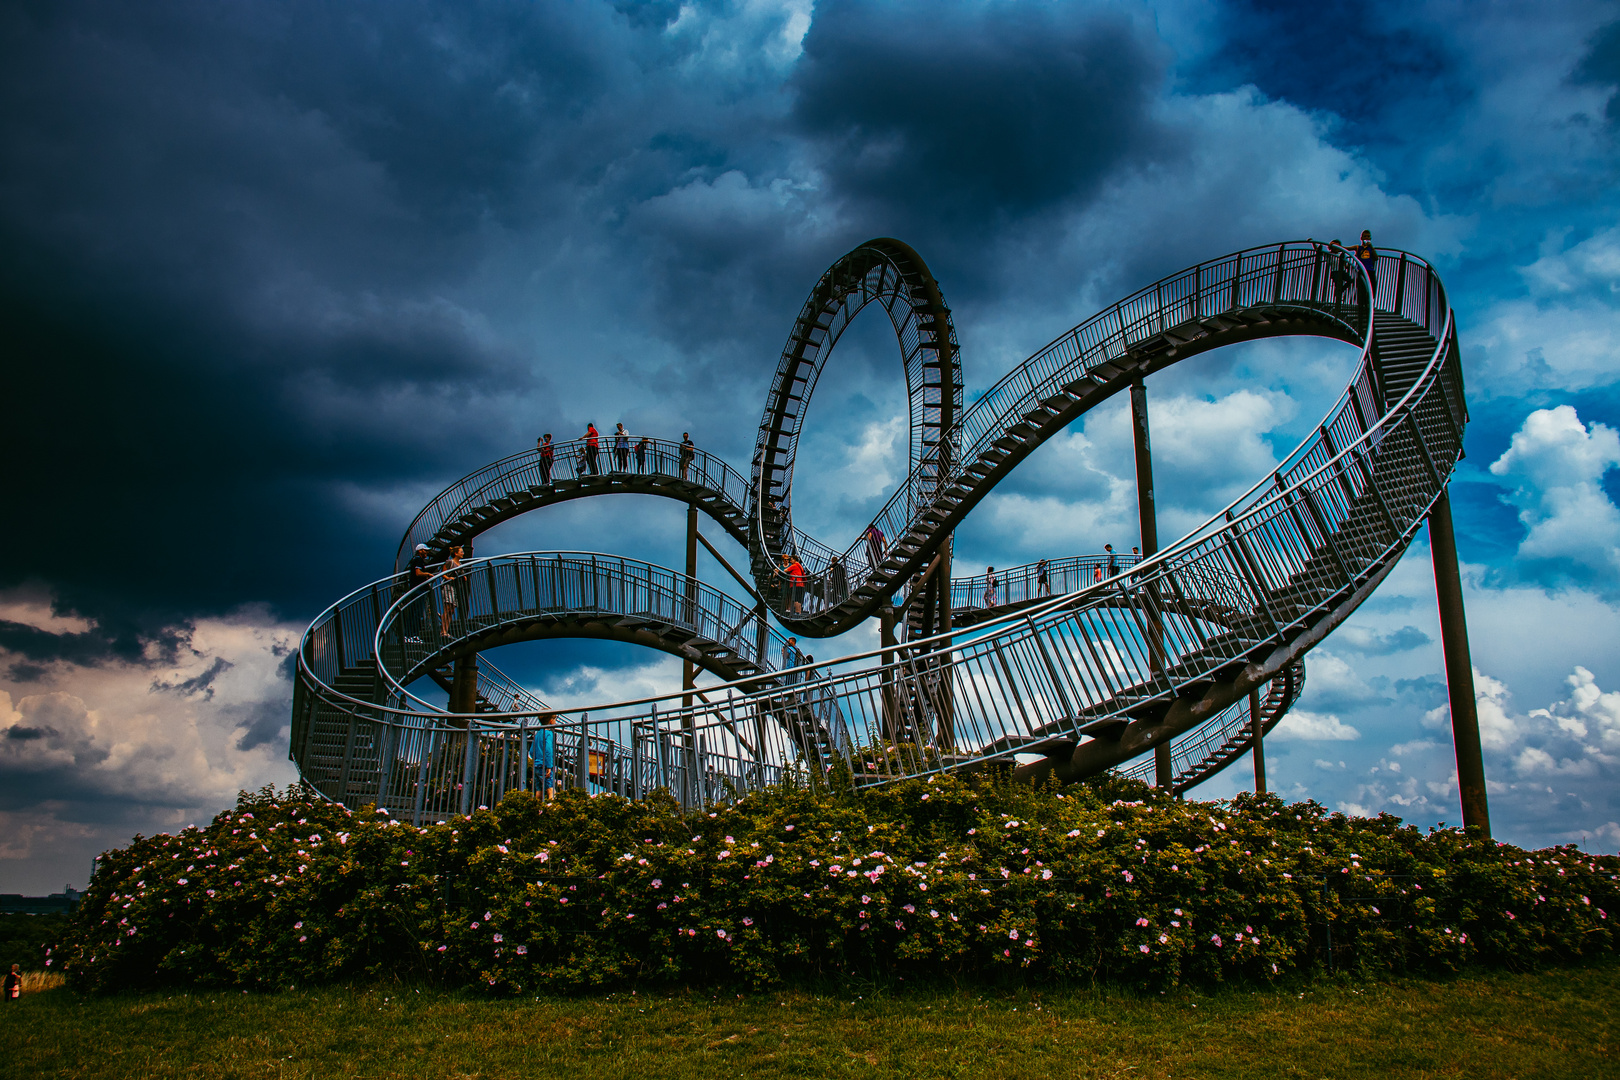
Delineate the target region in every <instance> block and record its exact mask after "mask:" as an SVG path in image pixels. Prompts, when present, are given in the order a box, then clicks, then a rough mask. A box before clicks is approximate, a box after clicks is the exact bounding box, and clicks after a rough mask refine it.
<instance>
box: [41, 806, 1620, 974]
mask: <svg viewBox="0 0 1620 1080" xmlns="http://www.w3.org/2000/svg"><path fill="white" fill-rule="evenodd" d="M1112 783H1114V787H1112V788H1111V789H1108V790H1106V791H1104V790H1101V789H1091V788H1086V787H1083V786H1082V787H1078V788H1071V789H1067V790H1065V791H1063V792H1061V793H1060V792H1055V791H1053V790H1035V789H1031V788H1028V787H1023V786H1015V785H1008V784H1004V783H997V782H995V781H993V780H989V779H984V778H980V779H972V778H953V777H936V778H934V779H932V780H927V781H920V780H919V781H907V782H904V783H898V784H894V785H890V786H886V787H884V788H881V789H876V790H871V791H867V792H861V793H851V792H849V791H847V790H845V791H842V792H838V793H831V794H829V793H825V792H822V793H814V792H809V791H804V790H793V789H781V790H776V791H772V792H768V793H765V794H758V795H750V796H748V797H746V798H744V799H741V800H739V801H737V802H735V803H731V804H724V805H718V806H714V807H711V808H710V809H709V810H708V811H704V812H692V813H688V814H686V815H685V816H684V817H683V815H682V813H681V811H680V809H679V807H678V806H677V805H676V804H675V803H674V802H673V801H672V800H671V799H669V798H668V797H667V796H666V795H664V794H662V793H660V794H658V795H655V796H653V797H651V798H648V799H644V800H642V801H640V802H630V801H628V800H625V799H621V798H618V797H616V796H601V797H593V798H587V797H585V796H583V795H580V794H578V793H572V792H571V793H567V794H565V795H563V796H562V797H561V798H560V799H558V800H556V801H554V802H551V803H549V804H547V803H543V802H540V801H539V800H537V799H536V798H535V797H533V796H531V795H528V794H525V793H515V794H513V795H510V796H508V797H507V799H506V800H505V801H504V802H502V803H501V804H500V805H499V806H497V807H495V808H493V809H490V810H480V811H479V812H477V813H475V814H473V815H472V816H470V817H457V818H455V819H453V820H451V821H448V822H445V823H442V824H429V825H426V826H424V827H421V828H417V827H415V826H412V825H410V824H408V823H404V822H401V821H398V820H395V819H394V818H391V817H389V816H388V815H387V814H386V813H383V812H381V811H364V812H351V811H349V810H346V809H344V808H343V807H340V806H335V805H332V804H329V803H324V802H321V801H318V800H316V799H313V798H310V797H308V796H307V795H304V794H299V793H294V792H287V793H284V794H277V793H276V792H274V791H272V790H269V789H266V790H265V791H263V792H260V793H259V794H257V795H246V794H244V795H243V797H242V798H241V799H240V801H239V803H238V805H237V807H236V808H235V809H234V810H231V811H228V812H226V813H223V814H221V815H219V816H218V817H217V818H215V819H214V821H213V822H212V823H210V824H209V825H208V826H207V827H206V828H201V829H196V828H193V829H187V830H186V831H184V832H182V833H180V834H179V835H175V836H168V835H164V836H157V837H150V838H145V837H136V839H135V840H134V842H133V843H131V844H130V846H129V847H127V848H124V849H122V850H119V851H114V852H110V853H108V854H107V855H105V856H103V857H102V860H101V862H100V865H99V868H98V870H97V872H96V875H95V878H94V880H93V881H92V882H91V884H90V887H89V889H88V891H87V892H86V894H85V896H84V899H83V900H82V901H81V903H80V906H79V908H78V910H77V912H76V913H75V914H74V916H73V923H72V926H71V928H70V930H69V932H68V935H67V938H66V944H65V945H64V946H63V947H61V948H59V949H58V950H57V952H58V954H59V955H58V957H57V958H56V959H57V960H59V961H60V963H58V964H57V967H58V969H60V970H65V971H66V972H67V973H68V975H69V976H70V978H71V980H72V981H73V983H74V984H75V985H77V986H79V987H81V988H86V989H109V990H110V989H121V988H125V987H134V986H146V985H153V984H159V983H190V984H197V985H212V986H241V987H258V988H275V987H286V986H290V985H307V984H310V983H315V982H323V981H331V980H337V979H348V978H374V977H384V976H387V977H403V978H424V979H430V980H434V981H439V982H443V983H447V984H452V985H466V986H472V987H478V988H482V989H484V990H486V991H489V992H496V993H511V992H518V991H524V990H532V989H535V988H539V987H550V988H556V989H566V990H580V989H589V988H596V987H609V986H618V985H625V984H629V983H633V982H637V981H650V982H664V983H669V982H676V981H679V982H704V981H724V982H729V983H743V984H748V985H754V986H763V985H769V984H774V983H782V982H790V981H793V980H800V979H806V978H820V979H826V978H839V977H891V976H895V975H901V976H908V977H911V976H939V975H948V976H952V977H977V978H985V977H992V978H993V977H996V976H998V975H1010V976H1013V977H1017V978H1031V979H1040V978H1045V979H1051V978H1071V979H1086V980H1107V981H1114V982H1120V983H1125V984H1131V985H1136V986H1142V987H1151V988H1160V987H1165V986H1171V985H1176V984H1178V983H1202V984H1208V983H1213V982H1218V981H1220V980H1222V979H1225V978H1228V977H1231V976H1234V975H1241V976H1246V977H1253V978H1261V979H1269V978H1274V977H1276V976H1278V975H1281V974H1284V973H1289V972H1298V971H1303V972H1305V973H1313V972H1317V971H1322V970H1326V969H1330V968H1331V969H1333V970H1346V969H1348V970H1351V971H1353V972H1355V973H1357V974H1363V975H1377V974H1382V973H1390V972H1402V971H1413V972H1421V971H1453V970H1456V969H1458V968H1460V967H1462V966H1464V965H1467V964H1473V963H1492V964H1502V965H1510V966H1525V965H1531V964H1538V963H1544V962H1550V961H1559V960H1567V959H1571V958H1575V957H1579V956H1583V955H1591V954H1596V953H1605V952H1612V951H1614V949H1615V944H1616V936H1615V928H1614V921H1613V919H1611V917H1610V916H1611V915H1612V914H1614V913H1615V912H1616V911H1620V880H1617V878H1620V858H1617V857H1615V856H1593V855H1585V854H1582V853H1581V852H1580V851H1578V850H1576V849H1574V848H1552V849H1548V850H1545V851H1534V852H1531V851H1524V850H1522V849H1519V848H1514V847H1511V846H1507V845H1499V844H1496V843H1493V842H1491V841H1488V840H1485V839H1483V838H1479V837H1476V836H1469V835H1467V834H1465V833H1463V832H1461V831H1459V830H1454V829H1447V830H1437V831H1431V832H1429V833H1423V832H1421V831H1419V830H1417V829H1415V828H1411V827H1406V826H1402V825H1401V824H1400V822H1399V820H1398V819H1396V818H1393V817H1389V816H1387V815H1386V816H1381V817H1379V818H1376V819H1360V818H1346V817H1344V816H1343V815H1341V814H1332V815H1330V814H1328V813H1327V812H1326V811H1325V810H1324V809H1323V808H1322V807H1321V806H1319V805H1317V804H1315V803H1299V804H1293V805H1285V804H1284V803H1283V802H1281V801H1280V800H1278V799H1277V798H1275V797H1266V796H1259V797H1256V796H1239V797H1238V798H1237V799H1235V800H1234V801H1232V802H1231V803H1224V802H1190V801H1189V802H1181V801H1176V800H1170V799H1164V798H1161V797H1158V796H1156V795H1154V794H1153V793H1152V792H1151V791H1149V790H1148V789H1144V788H1136V789H1125V788H1121V787H1120V786H1119V785H1118V782H1112ZM1126 793H1134V794H1135V796H1136V797H1134V798H1130V799H1120V798H1113V797H1112V796H1114V795H1116V794H1126Z"/></svg>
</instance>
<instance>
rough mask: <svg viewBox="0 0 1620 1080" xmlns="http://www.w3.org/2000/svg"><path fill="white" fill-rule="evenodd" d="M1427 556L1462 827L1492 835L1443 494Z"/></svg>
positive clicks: (1433, 515)
mask: <svg viewBox="0 0 1620 1080" xmlns="http://www.w3.org/2000/svg"><path fill="white" fill-rule="evenodd" d="M1429 553H1430V556H1431V558H1432V559H1433V561H1434V588H1435V593H1436V594H1437V596H1438V598H1439V601H1440V642H1441V645H1442V647H1443V648H1444V650H1445V657H1446V689H1447V691H1448V692H1449V694H1450V697H1451V740H1452V744H1453V745H1454V746H1455V748H1456V751H1457V788H1458V794H1459V795H1460V796H1461V797H1462V817H1463V825H1464V826H1466V827H1468V828H1478V829H1479V830H1480V831H1482V832H1483V833H1484V834H1485V835H1486V836H1490V835H1491V813H1490V807H1489V806H1488V805H1487V802H1486V798H1485V758H1484V755H1483V753H1482V752H1481V750H1480V745H1479V712H1478V710H1477V708H1476V707H1475V703H1474V664H1473V659H1472V657H1470V656H1469V654H1468V619H1467V617H1466V615H1465V613H1464V612H1463V596H1462V575H1461V574H1460V573H1459V572H1458V569H1457V535H1456V532H1455V531H1454V530H1453V528H1452V523H1451V493H1450V492H1448V491H1442V492H1441V493H1440V498H1439V500H1438V501H1437V502H1436V503H1435V504H1434V509H1433V510H1430V511H1429Z"/></svg>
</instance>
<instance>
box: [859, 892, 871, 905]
mask: <svg viewBox="0 0 1620 1080" xmlns="http://www.w3.org/2000/svg"><path fill="white" fill-rule="evenodd" d="M871 902H872V898H871V897H870V896H867V895H866V894H865V893H862V894H861V903H863V904H870V903H871Z"/></svg>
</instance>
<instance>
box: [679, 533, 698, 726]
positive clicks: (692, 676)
mask: <svg viewBox="0 0 1620 1080" xmlns="http://www.w3.org/2000/svg"><path fill="white" fill-rule="evenodd" d="M697 553H698V508H697V503H695V502H694V503H688V504H687V506H686V622H687V625H689V626H690V625H693V624H695V623H696V622H697V599H698V598H697ZM695 686H697V665H696V664H694V663H692V661H690V660H682V661H681V689H682V690H691V689H692V688H693V687H695ZM681 705H682V707H683V708H685V709H686V726H687V727H688V728H690V727H691V726H692V695H691V694H685V695H683V696H682V697H681Z"/></svg>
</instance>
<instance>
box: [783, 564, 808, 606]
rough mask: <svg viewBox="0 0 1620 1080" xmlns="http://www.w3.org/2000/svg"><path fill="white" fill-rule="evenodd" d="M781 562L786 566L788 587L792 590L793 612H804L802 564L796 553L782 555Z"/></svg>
mask: <svg viewBox="0 0 1620 1080" xmlns="http://www.w3.org/2000/svg"><path fill="white" fill-rule="evenodd" d="M782 562H783V564H784V565H785V566H786V567H787V576H788V587H789V588H791V589H792V590H793V591H792V593H791V596H792V598H793V614H795V615H802V614H803V613H804V564H803V563H801V562H800V561H799V558H798V556H796V555H784V556H782Z"/></svg>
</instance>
